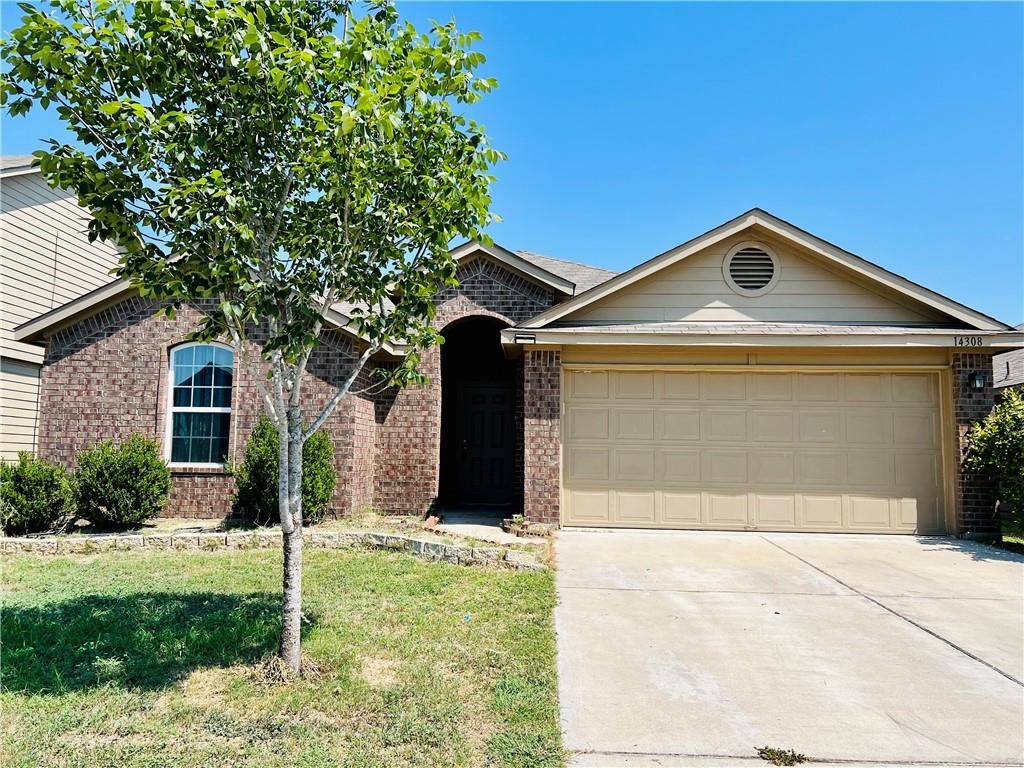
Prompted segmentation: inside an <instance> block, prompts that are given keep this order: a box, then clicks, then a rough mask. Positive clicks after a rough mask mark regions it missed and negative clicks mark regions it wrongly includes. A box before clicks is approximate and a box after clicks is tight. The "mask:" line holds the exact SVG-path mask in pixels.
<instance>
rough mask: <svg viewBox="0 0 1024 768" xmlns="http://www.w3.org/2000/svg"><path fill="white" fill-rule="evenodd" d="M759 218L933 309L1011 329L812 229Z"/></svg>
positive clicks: (976, 323) (989, 328)
mask: <svg viewBox="0 0 1024 768" xmlns="http://www.w3.org/2000/svg"><path fill="white" fill-rule="evenodd" d="M756 219H757V222H756V223H758V224H760V225H761V226H762V227H764V228H765V229H767V230H769V231H770V232H773V233H775V234H776V235H778V236H779V237H782V238H784V239H787V240H791V241H794V242H796V243H798V244H799V245H802V246H803V247H804V248H808V249H809V250H812V251H814V252H815V253H818V254H820V255H822V256H825V257H826V258H828V259H830V260H832V261H833V262H835V263H837V264H839V265H840V266H842V267H845V268H846V269H849V270H850V271H852V272H856V273H857V274H859V275H861V276H862V277H865V278H867V279H869V280H871V281H873V282H876V283H880V284H882V285H883V286H885V287H886V288H888V289H889V290H892V291H895V292H897V293H899V294H902V295H904V296H909V297H910V298H912V299H914V300H916V301H918V302H920V303H922V304H925V305H927V306H929V307H931V308H932V309H937V310H939V311H940V312H944V313H945V314H947V315H950V316H951V317H955V318H956V319H957V320H963V321H964V322H966V323H969V324H971V325H973V326H974V327H975V328H977V329H978V330H986V331H1003V330H1011V327H1010V326H1009V325H1006V324H1005V323H1002V322H1000V321H998V320H996V319H995V318H993V317H989V316H988V315H986V314H984V313H982V312H978V311H977V310H975V309H971V308H970V307H968V306H965V305H963V304H961V303H959V302H957V301H954V300H953V299H950V298H948V297H946V296H943V295H942V294H940V293H936V292H935V291H933V290H931V289H930V288H925V287H924V286H923V285H918V284H917V283H915V282H913V281H912V280H908V279H907V278H905V277H903V276H902V275H897V274H896V273H895V272H890V271H889V270H887V269H886V268H885V267H880V266H878V265H877V264H874V263H872V262H870V261H868V260H867V259H864V258H862V257H860V256H857V255H856V254H853V253H850V252H849V251H847V250H844V249H842V248H840V247H838V246H835V245H833V244H832V243H830V242H828V241H827V240H822V239H821V238H820V237H817V236H816V235H813V234H811V233H810V232H806V231H804V230H802V229H800V228H799V227H797V226H794V225H793V224H790V223H789V222H787V221H783V220H782V219H779V218H778V217H776V216H772V215H771V214H769V213H762V214H759V215H757V216H756Z"/></svg>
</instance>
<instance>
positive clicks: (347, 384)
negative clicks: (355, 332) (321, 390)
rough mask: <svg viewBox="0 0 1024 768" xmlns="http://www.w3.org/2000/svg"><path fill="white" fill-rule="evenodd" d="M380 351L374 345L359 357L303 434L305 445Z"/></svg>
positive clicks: (378, 346)
mask: <svg viewBox="0 0 1024 768" xmlns="http://www.w3.org/2000/svg"><path fill="white" fill-rule="evenodd" d="M379 351H380V345H372V346H369V347H367V348H366V349H365V350H363V353H362V354H361V355H360V356H359V359H358V360H356V363H355V365H354V366H353V367H352V370H351V371H349V374H348V376H347V377H346V378H345V381H343V382H342V383H341V384H340V385H338V388H337V389H336V390H335V391H334V395H333V396H332V397H331V399H330V400H329V401H328V402H327V405H325V406H324V407H323V410H321V411H320V415H319V416H317V417H316V418H315V419H314V420H313V423H312V424H310V425H309V429H307V430H306V431H305V432H303V433H302V442H303V443H305V442H306V441H307V440H308V439H309V438H310V437H312V435H313V433H314V432H316V431H317V430H318V429H320V427H322V426H323V424H324V422H325V421H327V419H328V418H329V417H330V415H331V414H332V413H334V409H335V408H336V407H337V406H338V403H340V402H341V398H343V397H344V396H345V395H346V394H348V391H349V389H351V387H352V384H353V382H355V380H356V378H357V377H358V376H359V374H360V372H362V370H363V366H364V365H366V361H367V360H369V359H370V358H371V357H372V356H373V355H375V354H376V353H377V352H379Z"/></svg>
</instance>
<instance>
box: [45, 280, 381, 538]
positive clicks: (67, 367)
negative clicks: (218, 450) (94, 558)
mask: <svg viewBox="0 0 1024 768" xmlns="http://www.w3.org/2000/svg"><path fill="white" fill-rule="evenodd" d="M161 306H162V304H161V303H160V302H157V301H153V300H149V299H142V298H139V297H132V298H128V299H126V300H124V301H122V302H120V303H118V304H116V305H114V306H112V307H110V308H108V309H106V310H104V311H102V312H99V313H97V314H96V315H94V316H92V317H90V318H88V319H86V320H84V321H82V322H81V323H77V324H75V325H73V326H70V327H68V328H66V329H63V330H61V331H59V332H58V333H56V334H54V336H53V337H52V338H51V339H50V340H49V343H48V345H47V352H46V362H45V365H44V368H43V373H42V380H41V386H40V411H39V414H40V417H39V454H40V456H41V457H43V458H45V459H47V460H49V461H55V462H58V463H60V464H63V465H64V466H67V467H69V468H72V467H74V465H75V457H76V455H77V453H78V452H79V451H81V450H82V449H83V448H86V447H90V446H92V445H95V444H96V443H98V442H100V441H101V440H105V439H108V438H112V439H114V440H115V441H121V440H124V439H125V438H127V437H128V436H129V435H131V434H134V433H138V434H143V435H146V436H148V437H151V438H153V439H155V440H157V442H158V443H159V444H160V446H161V449H162V448H163V446H164V440H165V430H166V424H167V421H166V419H167V413H166V411H167V383H168V376H167V371H168V356H169V354H170V349H171V348H172V347H174V346H176V345H178V344H180V343H182V342H184V341H186V339H187V336H188V334H189V333H190V332H192V331H194V330H195V329H196V328H197V327H198V326H199V323H200V321H201V320H202V318H203V311H204V309H206V310H209V309H212V305H208V306H204V305H203V304H201V303H200V304H186V305H183V306H181V307H180V308H179V309H178V311H177V313H176V314H175V317H174V318H173V319H171V318H167V317H158V316H157V315H156V312H157V310H158V309H160V308H161ZM354 352H355V350H354V344H353V341H352V340H351V339H350V338H349V337H347V336H342V335H341V334H337V333H326V334H324V336H323V338H322V339H321V346H320V347H318V349H317V350H316V352H315V354H314V355H313V357H312V358H311V360H310V365H309V374H310V375H308V376H307V377H306V381H305V386H304V390H303V407H304V410H305V412H306V413H307V414H312V413H313V412H314V409H317V410H319V407H320V406H322V405H323V404H324V403H325V402H326V401H327V399H328V398H329V397H330V394H331V393H332V392H333V391H334V385H335V383H336V382H338V381H340V380H341V378H342V377H343V376H344V375H345V374H346V373H347V371H348V370H350V366H351V365H352V361H353V359H354ZM253 353H254V357H255V349H254V350H253ZM234 378H235V382H234V387H233V392H232V417H231V433H232V434H231V440H230V442H229V448H228V457H229V459H230V461H232V462H239V461H241V459H242V457H243V455H244V445H245V440H246V438H247V437H248V435H249V433H250V431H251V430H252V427H253V425H254V423H255V420H256V417H257V414H258V412H259V411H260V409H261V408H262V405H261V403H260V401H259V397H258V394H257V389H256V386H255V383H254V381H253V379H252V376H251V375H250V372H249V371H247V370H245V367H244V366H243V365H242V363H241V361H240V360H238V359H237V358H236V361H235V377H234ZM368 411H372V404H370V403H368V402H364V401H360V400H359V399H358V398H355V397H349V398H345V400H343V401H342V403H341V405H339V407H338V408H337V409H336V410H335V412H334V413H333V414H332V415H331V417H330V418H329V419H328V421H327V423H326V424H325V427H324V428H325V429H326V430H327V431H328V433H329V434H330V435H331V438H332V440H333V442H334V446H335V466H336V469H337V471H338V477H339V483H338V486H337V488H336V491H335V496H334V498H333V499H332V510H333V511H334V513H335V514H345V513H347V512H349V511H351V510H352V509H353V508H355V507H357V506H360V505H365V504H366V503H368V499H369V497H370V492H369V491H368V490H367V489H368V488H372V483H373V462H372V461H370V460H368V459H367V456H366V449H365V443H364V444H361V445H358V446H357V445H356V443H355V441H354V439H353V430H354V429H355V425H356V424H357V423H359V424H361V427H360V428H362V429H363V430H364V432H365V431H366V429H367V428H368V427H367V421H369V419H368V418H367V415H366V414H367V412H368ZM369 429H370V431H371V432H372V431H374V430H375V426H374V427H370V428H369ZM371 443H372V439H371ZM172 477H173V483H172V489H171V494H170V498H169V500H168V505H167V508H166V511H165V514H167V515H175V516H184V517H212V518H218V517H225V516H226V515H228V514H229V513H230V509H231V502H230V497H231V494H232V493H233V491H234V481H233V480H232V479H231V477H230V476H229V475H228V474H227V473H226V472H225V471H224V470H223V469H220V468H209V469H207V468H199V469H175V470H173V471H172ZM349 477H358V482H357V483H354V484H349V483H345V482H342V478H349Z"/></svg>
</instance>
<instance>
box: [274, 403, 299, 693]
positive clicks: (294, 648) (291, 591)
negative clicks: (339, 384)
mask: <svg viewBox="0 0 1024 768" xmlns="http://www.w3.org/2000/svg"><path fill="white" fill-rule="evenodd" d="M287 421H288V425H287V429H288V431H287V434H286V435H281V434H279V439H280V441H281V451H280V453H279V456H280V458H281V459H284V460H283V461H281V462H280V466H279V471H280V477H279V482H278V492H279V493H281V494H282V496H283V498H280V499H279V500H278V502H279V504H280V506H281V507H282V514H285V513H287V515H288V517H289V518H290V520H291V522H292V526H291V530H290V531H289V526H287V525H283V526H282V528H283V531H282V537H283V540H284V592H283V596H282V600H281V651H280V656H281V660H282V661H283V662H284V663H285V664H286V665H287V667H288V669H290V670H291V671H292V672H293V673H294V674H296V675H298V674H300V673H301V672H302V650H301V645H300V642H301V639H302V414H301V412H300V411H299V409H298V408H289V409H288V415H287ZM282 522H283V521H282Z"/></svg>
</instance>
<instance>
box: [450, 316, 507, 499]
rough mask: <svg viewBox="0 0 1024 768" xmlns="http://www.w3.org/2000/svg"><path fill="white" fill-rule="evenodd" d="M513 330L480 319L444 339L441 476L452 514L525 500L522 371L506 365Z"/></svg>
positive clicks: (464, 321) (469, 319)
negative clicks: (506, 337)
mask: <svg viewBox="0 0 1024 768" xmlns="http://www.w3.org/2000/svg"><path fill="white" fill-rule="evenodd" d="M508 326H509V323H508V322H507V321H505V320H502V319H501V318H498V317H494V316H491V315H486V314H474V315H469V316H466V317H463V318H461V319H460V320H457V321H455V322H453V323H450V324H449V325H447V326H446V327H445V328H444V330H443V331H442V333H443V335H444V338H445V343H444V344H443V345H442V347H441V420H440V427H441V429H440V467H439V470H440V474H439V479H438V501H439V503H440V504H441V505H442V506H443V507H446V508H454V507H460V508H468V507H472V508H474V509H492V510H496V511H497V510H504V511H505V513H508V510H509V509H511V508H512V507H513V505H515V504H516V502H517V501H518V499H519V497H520V496H521V492H522V472H521V468H522V462H521V457H522V445H523V432H522V407H521V406H522V397H521V394H522V368H521V366H520V364H519V361H518V360H510V359H508V358H506V356H505V354H504V352H503V351H502V347H501V339H500V333H501V329H502V328H507V327H508Z"/></svg>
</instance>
